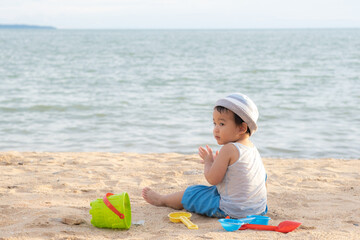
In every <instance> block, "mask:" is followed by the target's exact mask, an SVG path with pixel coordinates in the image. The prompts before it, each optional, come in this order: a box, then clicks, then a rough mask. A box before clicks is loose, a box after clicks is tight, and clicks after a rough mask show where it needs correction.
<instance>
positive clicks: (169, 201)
mask: <svg viewBox="0 0 360 240" xmlns="http://www.w3.org/2000/svg"><path fill="white" fill-rule="evenodd" d="M183 195H184V191H180V192H175V193H171V194H168V195H161V194H159V193H157V192H154V191H153V190H151V189H150V188H148V187H146V188H144V189H143V190H142V196H143V198H144V199H145V200H146V201H147V202H148V203H150V204H152V205H155V206H159V207H160V206H162V207H171V208H173V209H177V210H180V209H183V208H184V207H183V205H182V204H181V200H182V197H183Z"/></svg>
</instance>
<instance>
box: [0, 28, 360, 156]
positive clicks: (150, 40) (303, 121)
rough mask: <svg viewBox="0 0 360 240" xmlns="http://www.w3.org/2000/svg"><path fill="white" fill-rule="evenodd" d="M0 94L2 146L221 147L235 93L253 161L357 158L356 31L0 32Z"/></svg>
mask: <svg viewBox="0 0 360 240" xmlns="http://www.w3.org/2000/svg"><path fill="white" fill-rule="evenodd" d="M0 92H1V94H0V151H31V152H115V153H116V152H136V153H165V152H176V153H182V154H196V153H197V152H198V147H199V146H205V145H209V146H210V147H212V148H213V149H214V150H218V149H220V148H221V146H219V145H217V143H216V141H215V139H214V137H213V134H212V129H213V120H212V111H213V107H214V103H215V102H216V100H217V99H219V98H221V97H225V96H227V95H228V94H231V93H234V92H240V93H244V94H246V95H247V96H249V97H250V98H251V99H252V100H253V101H254V102H255V103H256V105H257V107H258V109H259V112H260V116H259V119H258V131H257V132H256V133H255V134H254V135H253V136H251V138H250V139H251V140H252V142H253V143H254V144H255V145H256V146H257V148H258V149H259V152H260V154H261V155H262V157H268V158H297V159H299V158H300V159H308V158H340V159H360V29H238V30H65V29H64V30H62V29H57V30H39V29H26V30H24V29H2V30H0Z"/></svg>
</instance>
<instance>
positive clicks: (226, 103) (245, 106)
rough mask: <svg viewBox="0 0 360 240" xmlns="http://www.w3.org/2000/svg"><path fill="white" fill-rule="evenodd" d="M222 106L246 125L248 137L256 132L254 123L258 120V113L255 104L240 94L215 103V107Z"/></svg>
mask: <svg viewBox="0 0 360 240" xmlns="http://www.w3.org/2000/svg"><path fill="white" fill-rule="evenodd" d="M217 106H222V107H225V108H227V109H229V110H231V111H233V112H234V113H235V114H236V115H238V116H239V117H240V118H241V119H242V120H244V122H245V123H246V124H247V125H248V127H249V129H250V135H252V134H253V133H254V132H255V131H256V130H257V125H256V122H257V120H258V118H259V111H258V109H257V107H256V105H255V103H254V102H253V101H252V100H251V99H250V98H249V97H248V96H246V95H244V94H242V93H233V94H231V95H229V96H227V97H226V98H221V99H219V100H217V101H216V103H215V107H217Z"/></svg>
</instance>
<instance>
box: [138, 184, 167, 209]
mask: <svg viewBox="0 0 360 240" xmlns="http://www.w3.org/2000/svg"><path fill="white" fill-rule="evenodd" d="M142 197H143V198H144V199H145V200H146V201H147V202H148V203H150V204H152V205H155V206H165V204H164V203H163V202H162V201H161V195H160V194H158V193H157V192H154V191H153V190H151V189H150V188H148V187H146V188H144V189H143V190H142Z"/></svg>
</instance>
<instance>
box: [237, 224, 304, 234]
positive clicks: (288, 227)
mask: <svg viewBox="0 0 360 240" xmlns="http://www.w3.org/2000/svg"><path fill="white" fill-rule="evenodd" d="M300 225H301V223H299V222H294V221H283V222H281V223H279V225H277V226H269V225H257V224H244V225H242V226H241V228H239V230H245V229H254V230H267V231H276V232H282V233H288V232H291V231H294V230H295V229H296V228H297V227H299V226H300Z"/></svg>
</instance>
